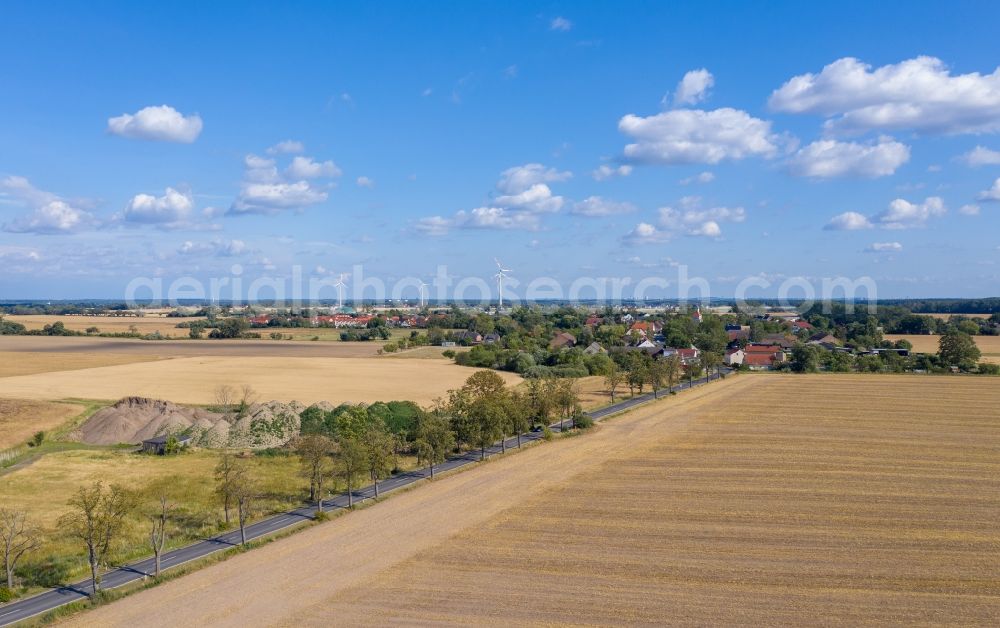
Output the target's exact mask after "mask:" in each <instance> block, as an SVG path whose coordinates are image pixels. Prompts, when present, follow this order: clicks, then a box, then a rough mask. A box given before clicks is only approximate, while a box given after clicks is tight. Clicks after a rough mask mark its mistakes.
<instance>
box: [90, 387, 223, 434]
mask: <svg viewBox="0 0 1000 628" xmlns="http://www.w3.org/2000/svg"><path fill="white" fill-rule="evenodd" d="M221 418H222V415H221V414H216V413H214V412H209V411H208V410H202V409H201V408H185V407H182V406H178V405H176V404H173V403H171V402H169V401H161V400H158V399H146V398H144V397H126V398H125V399H122V400H121V401H119V402H118V403H116V404H115V405H113V406H110V407H108V408H104V409H103V410H98V411H97V412H95V413H94V415H93V416H91V417H90V418H89V419H87V421H86V422H85V423H84V424H83V425H81V426H80V429H79V431H78V433H77V438H78V439H79V440H81V441H83V442H85V443H90V444H92V445H116V444H118V443H140V442H142V441H143V440H145V439H147V438H153V437H154V436H159V435H161V434H173V433H177V432H184V431H186V430H188V429H189V428H191V427H192V426H194V425H195V423H196V422H197V423H204V424H208V425H209V426H211V425H214V424H215V423H216V422H217V421H219V419H221Z"/></svg>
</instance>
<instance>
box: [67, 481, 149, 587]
mask: <svg viewBox="0 0 1000 628" xmlns="http://www.w3.org/2000/svg"><path fill="white" fill-rule="evenodd" d="M69 506H70V508H71V510H70V512H68V513H66V514H65V515H63V516H62V517H60V519H59V527H60V529H62V530H63V531H65V532H66V534H67V535H69V536H70V537H73V538H75V539H78V540H80V541H82V542H83V543H84V545H86V546H87V564H88V565H89V567H90V582H91V590H92V594H93V595H97V593H98V592H99V591H100V588H101V576H100V569H101V565H103V564H105V563H106V561H107V559H108V556H109V555H110V553H111V551H112V549H113V548H114V545H115V544H116V543H117V541H118V538H119V536H120V535H121V533H122V531H123V529H124V527H125V517H126V516H127V515H128V514H129V513H130V512H131V511H132V509H133V507H134V500H133V497H132V495H130V494H129V493H128V491H126V490H125V489H124V488H123V487H121V486H119V485H117V484H111V485H110V486H105V485H104V483H103V482H101V481H100V480H98V481H96V482H94V483H93V484H92V485H91V486H89V487H87V486H81V487H80V488H79V489H78V490H77V492H76V494H75V495H74V496H73V497H72V498H70V500H69Z"/></svg>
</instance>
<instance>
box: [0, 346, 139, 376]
mask: <svg viewBox="0 0 1000 628" xmlns="http://www.w3.org/2000/svg"><path fill="white" fill-rule="evenodd" d="M156 359H157V357H156V356H152V355H146V356H144V355H135V354H131V355H130V354H127V353H124V354H123V353H69V354H65V353H64V354H60V353H34V352H32V351H0V378H2V377H12V376H15V375H34V374H35V373H51V372H53V371H76V370H79V369H90V368H95V367H98V366H114V365H116V364H133V363H135V362H150V361H152V360H156Z"/></svg>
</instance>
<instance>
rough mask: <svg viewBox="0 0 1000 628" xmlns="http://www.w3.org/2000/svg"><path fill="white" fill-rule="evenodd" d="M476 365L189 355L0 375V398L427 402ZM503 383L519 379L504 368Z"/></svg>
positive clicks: (458, 382) (455, 384) (458, 383)
mask: <svg viewBox="0 0 1000 628" xmlns="http://www.w3.org/2000/svg"><path fill="white" fill-rule="evenodd" d="M474 372H475V369H471V368H466V367H462V366H456V365H454V364H452V363H451V361H450V360H446V359H444V358H441V359H440V360H386V359H381V358H320V357H315V358H313V357H310V358H294V357H292V358H289V357H246V358H235V357H219V356H206V357H192V358H174V359H170V360H158V361H155V362H143V363H137V364H126V365H119V366H104V367H99V368H91V369H83V370H77V371H73V372H72V373H69V374H66V373H61V372H53V373H38V374H35V375H25V376H15V377H5V378H0V397H16V398H23V399H66V398H82V399H107V400H115V399H120V398H122V397H128V396H139V397H150V398H153V399H167V400H170V401H173V402H175V403H190V404H209V403H213V402H214V401H215V391H216V389H217V388H218V387H219V386H220V385H223V384H228V385H231V386H236V387H239V386H241V385H244V384H247V385H250V386H251V387H253V389H254V390H255V391H256V392H257V395H258V398H259V399H261V400H277V401H293V400H295V401H301V402H303V403H305V404H307V405H308V404H311V403H315V402H318V401H329V402H331V403H334V404H338V403H341V402H351V403H362V402H363V403H372V402H374V401H392V400H394V399H400V400H404V399H405V400H408V401H414V402H416V403H418V404H422V405H429V404H430V403H431V402H433V401H434V400H435V399H436V398H438V397H441V396H443V395H445V393H447V391H448V390H451V389H454V388H459V387H460V386H461V385H462V383H463V382H464V381H465V380H466V378H468V377H469V375H471V374H472V373H474ZM501 375H502V377H503V378H504V379H505V380H507V382H508V383H517V382H519V381H521V379H520V378H519V377H518V376H516V375H514V374H513V373H502V374H501Z"/></svg>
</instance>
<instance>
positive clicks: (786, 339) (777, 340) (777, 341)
mask: <svg viewBox="0 0 1000 628" xmlns="http://www.w3.org/2000/svg"><path fill="white" fill-rule="evenodd" d="M797 342H798V340H796V339H795V338H793V337H791V336H787V335H785V334H767V335H766V336H764V337H763V338H761V339H760V342H758V343H757V344H761V345H778V346H779V347H781V348H782V349H786V350H790V349H791V348H792V347H794V346H795V343H797Z"/></svg>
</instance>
